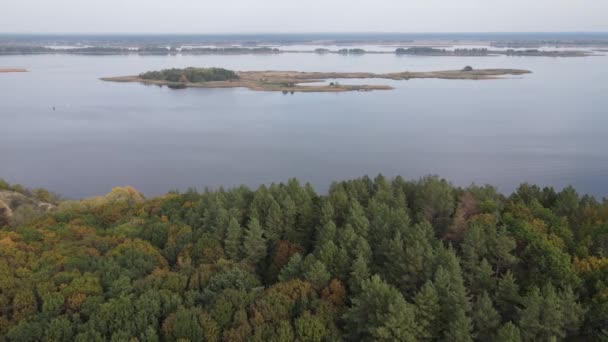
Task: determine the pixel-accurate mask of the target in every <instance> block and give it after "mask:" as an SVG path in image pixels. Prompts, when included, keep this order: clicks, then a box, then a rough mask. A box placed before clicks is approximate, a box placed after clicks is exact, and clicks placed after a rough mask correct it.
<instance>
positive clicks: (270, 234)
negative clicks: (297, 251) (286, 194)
mask: <svg viewBox="0 0 608 342" xmlns="http://www.w3.org/2000/svg"><path fill="white" fill-rule="evenodd" d="M284 232H285V226H284V222H283V214H282V212H281V207H280V206H279V204H278V203H277V202H276V201H272V204H271V205H270V208H269V209H268V216H266V229H265V235H266V238H267V239H268V240H269V241H276V240H280V239H281V238H282V237H283V233H284Z"/></svg>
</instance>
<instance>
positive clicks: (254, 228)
mask: <svg viewBox="0 0 608 342" xmlns="http://www.w3.org/2000/svg"><path fill="white" fill-rule="evenodd" d="M243 255H246V256H247V259H249V261H251V262H254V263H257V262H258V261H260V260H262V259H263V258H264V257H265V256H266V239H265V238H264V236H263V231H262V227H260V223H259V222H258V220H256V219H252V220H251V221H250V222H249V225H248V226H247V229H245V237H244V238H243Z"/></svg>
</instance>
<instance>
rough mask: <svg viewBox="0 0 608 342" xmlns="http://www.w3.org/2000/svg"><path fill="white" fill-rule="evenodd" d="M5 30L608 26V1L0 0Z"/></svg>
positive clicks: (1, 28) (564, 28)
mask: <svg viewBox="0 0 608 342" xmlns="http://www.w3.org/2000/svg"><path fill="white" fill-rule="evenodd" d="M1 2H2V3H1V4H0V32H11V33H14V32H19V33H236V32H250V33H256V32H273V33H281V32H452V31H457V32H485V31H491V32H496V31H508V32H518V31H528V32H529V31H537V32H538V31H608V0H365V1H364V0H217V1H216V0H213V1H211V0H2V1H1Z"/></svg>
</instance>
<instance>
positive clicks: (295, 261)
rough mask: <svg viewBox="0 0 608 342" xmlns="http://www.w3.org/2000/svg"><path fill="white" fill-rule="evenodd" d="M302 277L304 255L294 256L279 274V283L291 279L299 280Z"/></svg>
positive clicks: (297, 254)
mask: <svg viewBox="0 0 608 342" xmlns="http://www.w3.org/2000/svg"><path fill="white" fill-rule="evenodd" d="M301 275H302V255H301V254H300V253H296V254H294V255H293V256H292V257H291V258H290V259H289V262H288V263H287V265H285V266H284V267H283V268H282V269H281V272H280V273H279V281H281V282H285V281H289V280H291V279H295V278H298V277H300V276H301Z"/></svg>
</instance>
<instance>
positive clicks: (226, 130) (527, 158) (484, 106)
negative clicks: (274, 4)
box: [0, 53, 608, 198]
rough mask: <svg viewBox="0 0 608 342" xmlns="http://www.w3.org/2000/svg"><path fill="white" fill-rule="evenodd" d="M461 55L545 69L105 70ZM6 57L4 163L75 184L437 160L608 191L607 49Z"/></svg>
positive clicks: (413, 65)
mask: <svg viewBox="0 0 608 342" xmlns="http://www.w3.org/2000/svg"><path fill="white" fill-rule="evenodd" d="M465 65H471V66H473V67H474V68H489V67H495V68H522V69H529V70H531V71H533V74H530V75H524V76H521V77H512V78H509V79H505V80H486V81H464V80H410V81H390V82H389V81H384V80H381V81H374V82H375V83H378V82H379V83H382V84H386V83H388V84H390V85H393V86H395V87H396V89H395V90H391V91H374V92H364V93H357V92H353V93H339V94H338V93H306V94H304V93H302V94H299V93H296V94H293V95H284V94H282V93H274V92H255V91H250V90H247V89H183V90H171V89H168V88H166V87H162V88H161V87H157V86H144V85H140V84H121V83H110V82H103V81H100V80H98V78H99V77H104V76H119V75H132V74H137V73H140V72H143V71H147V70H156V69H161V68H169V67H186V66H197V67H210V66H216V67H225V68H230V69H235V70H299V71H344V72H347V71H370V72H396V71H406V70H409V71H436V70H447V69H460V68H462V67H464V66H465ZM3 67H4V68H8V67H20V68H27V69H28V70H29V72H28V73H14V74H12V73H11V74H0V178H4V179H6V180H7V181H9V182H11V183H22V184H25V185H27V186H30V187H38V186H41V187H45V188H48V189H50V190H52V191H55V192H57V193H59V194H61V195H64V196H66V197H70V198H79V197H84V196H90V195H97V194H103V193H105V192H107V191H109V190H110V189H111V188H112V187H113V186H119V185H132V186H134V187H136V188H137V189H139V190H140V191H142V192H143V193H144V194H146V195H158V194H162V193H165V192H166V191H169V190H172V189H180V190H184V189H186V188H188V187H198V188H202V187H205V186H208V187H212V188H216V187H218V186H220V185H223V186H227V187H230V186H235V185H240V184H246V185H249V186H252V187H255V186H257V185H259V184H261V183H270V182H279V181H286V180H287V179H289V178H291V177H297V178H298V179H300V180H301V181H302V182H310V183H311V184H312V185H313V186H314V187H315V188H316V189H318V190H319V191H321V192H323V191H326V190H327V187H328V185H329V184H330V182H331V181H333V180H341V179H349V178H353V177H359V176H362V175H365V174H368V175H370V176H372V177H373V176H375V175H376V174H378V173H382V174H384V175H386V176H394V175H397V174H400V175H402V176H404V177H405V178H417V177H420V176H423V175H426V174H429V173H430V174H438V175H440V176H442V177H445V178H447V179H449V180H450V181H452V182H453V183H454V184H456V185H463V186H464V185H468V184H470V183H473V182H475V183H477V184H485V183H490V184H492V185H495V186H497V187H498V188H499V190H501V191H504V192H509V191H512V190H513V189H515V188H516V187H517V186H518V184H520V183H521V182H532V183H536V184H539V185H542V186H545V185H549V186H554V187H556V188H561V187H563V186H565V185H568V184H571V185H574V186H575V187H576V188H577V189H578V190H579V192H581V193H590V194H593V195H596V196H598V197H603V196H608V177H607V175H608V96H607V94H608V57H604V56H602V57H587V58H548V57H507V56H500V57H423V56H396V55H392V54H367V55H359V56H342V55H337V54H326V55H317V54H310V53H309V54H307V53H289V54H280V55H235V56H222V55H204V56H181V55H177V56H70V55H41V56H3V57H0V68H3ZM350 82H357V81H350ZM365 82H367V83H371V82H372V81H370V80H367V81H365ZM341 83H347V81H342V82H341ZM53 107H54V108H55V109H54V110H53Z"/></svg>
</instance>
